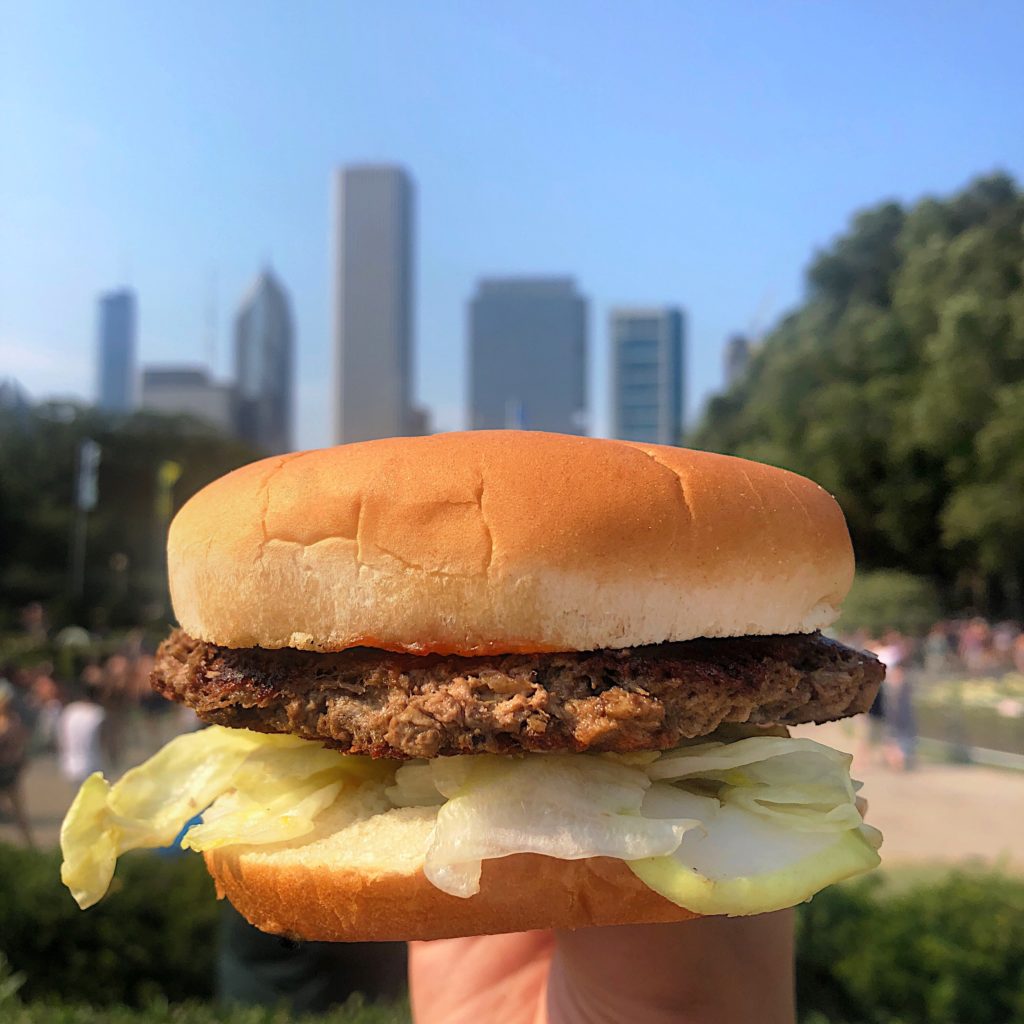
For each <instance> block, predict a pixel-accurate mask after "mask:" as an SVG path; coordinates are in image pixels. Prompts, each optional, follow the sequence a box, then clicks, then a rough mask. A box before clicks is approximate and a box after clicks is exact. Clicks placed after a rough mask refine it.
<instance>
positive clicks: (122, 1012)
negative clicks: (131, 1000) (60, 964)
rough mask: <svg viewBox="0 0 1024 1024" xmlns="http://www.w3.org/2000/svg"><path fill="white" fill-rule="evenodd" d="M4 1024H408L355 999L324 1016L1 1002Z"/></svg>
mask: <svg viewBox="0 0 1024 1024" xmlns="http://www.w3.org/2000/svg"><path fill="white" fill-rule="evenodd" d="M0 1012H2V1013H3V1018H2V1019H3V1021H4V1024H409V1020H410V1017H409V1008H408V1006H407V1005H406V1004H404V1003H372V1004H369V1003H365V1002H363V1001H362V1000H361V999H359V998H358V997H354V998H352V999H350V1000H349V1001H348V1002H347V1003H345V1005H344V1006H339V1007H337V1008H336V1009H334V1010H331V1011H328V1012H327V1013H324V1014H318V1015H315V1016H314V1015H307V1014H299V1015H296V1014H293V1013H291V1012H290V1011H287V1010H284V1009H280V1010H272V1009H266V1008H264V1007H255V1006H233V1007H221V1006H210V1005H209V1004H206V1003H197V1002H191V1003H178V1004H168V1003H163V1002H157V1003H152V1004H150V1005H149V1006H147V1007H145V1008H143V1009H134V1008H129V1007H123V1006H104V1007H99V1008H96V1007H91V1006H84V1005H81V1004H74V1003H58V1002H41V1003H29V1004H18V1003H16V1002H14V1001H11V1002H9V1003H7V1004H5V1003H3V1002H0Z"/></svg>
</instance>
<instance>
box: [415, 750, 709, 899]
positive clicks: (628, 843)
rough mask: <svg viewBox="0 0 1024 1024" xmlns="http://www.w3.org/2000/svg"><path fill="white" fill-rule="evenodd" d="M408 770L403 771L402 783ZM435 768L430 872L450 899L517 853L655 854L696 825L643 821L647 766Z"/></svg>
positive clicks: (533, 762) (485, 762)
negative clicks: (438, 800)
mask: <svg viewBox="0 0 1024 1024" xmlns="http://www.w3.org/2000/svg"><path fill="white" fill-rule="evenodd" d="M406 771H407V769H404V768H400V769H399V770H398V777H399V780H402V776H403V773H404V772H406ZM413 771H415V768H414V769H413ZM430 772H431V778H432V780H433V783H434V786H435V787H436V789H437V792H439V793H440V794H441V795H442V796H443V797H446V798H447V799H446V801H445V803H444V804H443V806H441V808H440V809H439V810H438V812H437V823H436V825H435V826H434V835H433V839H432V841H431V844H430V848H429V850H428V851H427V857H426V863H425V865H424V868H423V870H424V873H425V874H426V876H427V878H428V879H430V881H431V882H432V883H433V884H434V885H435V886H437V888H438V889H441V890H442V891H444V892H447V893H451V894H452V895H453V896H472V895H473V894H474V893H477V892H479V891H480V871H481V863H482V861H484V860H489V859H491V858H495V857H506V856H508V855H509V854H513V853H541V854H545V855H546V856H548V857H557V858H558V859H560V860H582V859H584V858H587V857H616V858H618V859H620V860H635V859H637V858H639V857H658V856H662V855H665V854H669V853H671V852H672V851H673V850H675V849H676V847H678V846H679V841H680V840H681V839H682V837H683V833H684V832H685V831H686V830H687V829H688V828H694V827H695V826H697V825H698V824H699V822H698V821H697V820H695V819H685V818H675V819H652V818H645V817H644V816H643V815H642V814H641V806H642V804H643V800H644V794H645V793H646V792H647V790H648V789H649V788H650V785H651V780H650V778H648V776H647V774H646V773H645V772H644V771H643V770H642V769H640V768H636V767H631V766H629V765H626V764H617V763H615V762H612V761H608V760H605V759H603V758H600V757H588V756H586V755H583V756H581V755H578V754H539V755H533V756H531V755H526V756H520V757H511V758H509V757H497V756H494V755H490V754H473V755H466V756H462V757H448V758H438V759H436V760H434V761H431V762H430ZM403 781H404V780H403ZM399 785H401V781H400V782H399Z"/></svg>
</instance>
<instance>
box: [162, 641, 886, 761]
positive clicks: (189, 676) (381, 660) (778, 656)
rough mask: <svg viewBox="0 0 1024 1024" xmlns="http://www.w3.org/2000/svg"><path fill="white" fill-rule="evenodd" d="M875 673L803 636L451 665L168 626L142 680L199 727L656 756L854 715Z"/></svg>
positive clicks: (412, 749)
mask: <svg viewBox="0 0 1024 1024" xmlns="http://www.w3.org/2000/svg"><path fill="white" fill-rule="evenodd" d="M883 675H884V669H883V668H882V666H881V664H880V663H879V662H878V661H877V659H875V658H874V657H873V656H871V655H870V654H865V653H862V652H860V651H855V650H853V649H852V648H849V647H846V646H844V645H843V644H840V643H837V642H835V641H833V640H829V639H826V638H825V637H823V636H821V635H820V634H817V633H814V634H810V635H792V636H764V637H762V636H749V637H735V638H728V639H715V640H707V639H700V640H689V641H687V642H685V643H666V644H657V645H654V646H650V647H635V648H632V649H628V650H602V651H583V652H567V653H560V654H506V655H493V656H489V657H480V658H463V657H456V656H450V657H442V656H439V655H430V656H426V657H420V656H416V655H408V654H391V653H388V652H386V651H379V650H375V649H370V648H365V647H364V648H354V649H352V650H348V651H341V652H337V653H326V654H318V653H310V652H307V651H297V650H292V649H282V650H263V649H261V648H245V649H231V648H227V647H218V646H216V645H214V644H210V643H206V642H204V641H201V640H195V639H193V638H192V637H190V636H189V635H188V634H187V633H185V632H184V631H182V630H180V629H179V630H175V631H174V632H173V633H172V634H171V635H170V636H169V637H168V638H167V639H166V640H165V641H164V642H163V644H162V645H161V647H160V650H159V651H158V652H157V661H156V668H155V669H154V672H153V679H152V682H153V687H154V689H155V690H157V691H158V692H159V693H161V694H163V695H164V696H165V697H168V698H170V699H172V700H176V701H180V702H182V703H184V704H187V705H189V706H190V707H192V708H194V709H195V711H196V712H197V713H198V714H199V716H200V718H202V719H203V720H204V721H206V722H213V723H217V724H220V725H227V726H234V727H237V728H246V729H254V730H256V731H258V732H274V733H292V734H294V735H296V736H302V737H305V738H307V739H313V740H322V741H324V742H325V743H326V744H327V745H328V746H331V747H335V748H337V749H338V750H341V751H344V752H346V753H353V754H370V755H372V756H374V757H398V758H410V757H437V756H439V755H446V754H467V753H483V752H489V753H496V754H508V753H516V752H519V751H553V750H567V751H573V752H580V751H584V750H595V751H618V752H622V753H625V752H628V751H635V750H663V749H666V748H670V747H673V746H676V745H677V744H678V743H679V742H680V741H681V740H684V739H688V738H692V737H695V736H704V735H706V734H708V733H710V732H712V731H713V730H714V729H716V728H717V727H718V726H719V725H721V724H723V723H730V722H748V723H752V724H759V725H774V724H780V725H796V724H798V723H801V722H826V721H831V720H832V719H836V718H843V717H845V716H847V715H854V714H858V713H859V712H862V711H866V710H867V709H868V707H870V705H871V702H872V701H873V700H874V697H875V693H876V692H877V690H878V687H879V684H880V683H881V681H882V676H883Z"/></svg>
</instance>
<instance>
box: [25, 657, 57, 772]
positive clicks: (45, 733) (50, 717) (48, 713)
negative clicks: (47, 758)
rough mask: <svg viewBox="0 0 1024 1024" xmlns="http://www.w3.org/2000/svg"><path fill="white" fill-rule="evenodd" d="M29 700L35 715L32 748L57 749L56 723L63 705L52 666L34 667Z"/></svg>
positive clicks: (39, 749) (37, 749) (48, 750)
mask: <svg viewBox="0 0 1024 1024" xmlns="http://www.w3.org/2000/svg"><path fill="white" fill-rule="evenodd" d="M29 700H30V702H31V704H32V707H33V709H34V711H35V717H36V721H35V730H34V732H33V737H32V744H33V749H34V750H36V751H43V752H46V753H53V752H54V751H55V750H56V749H57V723H58V722H59V721H60V713H61V711H62V710H63V707H64V705H63V703H62V702H61V699H60V687H59V686H58V685H57V681H56V680H55V679H54V678H53V669H52V666H50V665H48V664H47V665H42V666H40V667H39V668H37V669H36V671H35V673H34V677H33V679H32V685H31V689H30V695H29Z"/></svg>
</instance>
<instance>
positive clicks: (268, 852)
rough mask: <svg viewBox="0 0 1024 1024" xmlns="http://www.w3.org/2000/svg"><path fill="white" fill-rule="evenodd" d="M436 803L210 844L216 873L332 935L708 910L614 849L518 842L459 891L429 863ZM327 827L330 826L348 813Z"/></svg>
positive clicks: (449, 934) (266, 914) (600, 921)
mask: <svg viewBox="0 0 1024 1024" xmlns="http://www.w3.org/2000/svg"><path fill="white" fill-rule="evenodd" d="M436 813H437V809H436V808H433V807H407V808H402V809H399V810H392V811H388V812H387V813H385V814H377V815H374V816H373V817H371V818H366V819H364V820H361V821H357V822H355V823H354V824H341V823H332V824H331V825H329V826H327V827H322V829H321V831H320V836H321V838H317V837H316V836H314V837H312V838H311V839H300V840H295V841H293V843H291V844H278V845H277V846H274V847H270V848H267V847H258V846H229V847H222V848H221V849H218V850H213V851H210V852H207V853H206V854H204V856H205V858H206V866H207V868H208V869H209V871H210V874H211V875H213V878H214V881H215V883H216V885H217V895H218V896H221V897H224V896H226V897H227V898H228V899H229V900H230V901H231V903H232V904H233V905H234V906H235V908H236V909H237V910H238V911H239V912H240V913H241V914H242V916H243V917H245V918H246V919H247V920H248V921H249V922H250V923H251V924H254V925H255V926H256V927H257V928H260V929H262V930H263V931H266V932H272V933H274V934H277V935H285V936H288V937H289V938H293V939H303V940H308V941H323V942H371V941H378V940H407V939H446V938H454V937H456V936H462V935H492V934H496V933H498V932H519V931H529V930H531V929H534V928H583V927H590V926H595V925H608V924H657V923H663V922H669V921H686V920H689V919H691V918H694V917H698V916H699V915H697V914H694V913H693V912H691V911H689V910H684V909H683V908H682V907H678V906H676V905H675V904H674V903H671V902H670V901H669V900H667V899H665V898H664V897H663V896H660V895H659V894H658V893H656V892H653V891H652V890H651V889H648V888H647V886H645V885H644V884H643V883H642V882H641V881H640V880H639V879H638V878H637V877H636V875H634V874H633V873H632V872H631V871H630V870H629V868H628V867H627V866H626V864H625V863H623V862H622V861H619V860H613V859H611V858H607V857H593V858H590V859H588V860H555V859H554V858H552V857H542V856H539V855H537V854H516V855H514V856H510V857H503V858H500V859H498V860H487V861H484V863H483V873H482V876H481V880H480V892H479V893H477V894H476V895H475V896H470V897H468V898H465V899H464V898H461V897H458V896H451V895H449V894H448V893H445V892H442V891H441V890H440V889H437V888H435V887H434V886H433V885H432V884H431V883H430V882H429V881H428V880H427V878H426V876H425V875H424V874H423V861H424V857H425V855H426V850H427V846H428V845H429V843H430V831H431V828H432V827H433V823H434V818H435V816H436ZM339 824H340V827H338V829H337V831H335V832H333V833H330V832H328V831H327V829H328V828H330V827H335V826H336V825H339Z"/></svg>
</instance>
